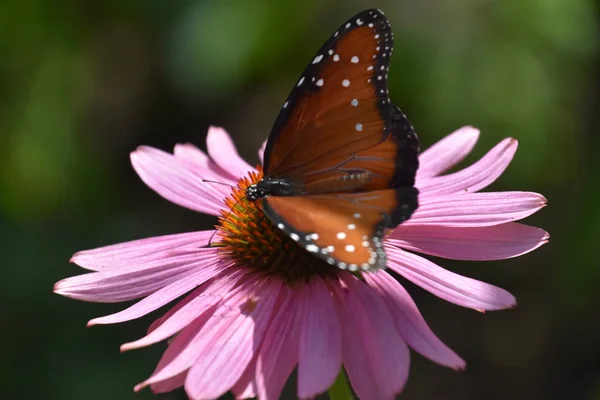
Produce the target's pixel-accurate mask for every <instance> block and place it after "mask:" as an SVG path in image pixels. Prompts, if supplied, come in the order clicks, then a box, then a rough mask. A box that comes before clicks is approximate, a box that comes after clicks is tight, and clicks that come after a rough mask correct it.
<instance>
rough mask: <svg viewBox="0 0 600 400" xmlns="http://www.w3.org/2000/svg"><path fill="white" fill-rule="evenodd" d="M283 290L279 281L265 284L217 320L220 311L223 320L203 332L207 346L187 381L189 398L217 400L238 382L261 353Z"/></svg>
mask: <svg viewBox="0 0 600 400" xmlns="http://www.w3.org/2000/svg"><path fill="white" fill-rule="evenodd" d="M281 289H282V283H281V282H280V281H279V280H273V281H271V282H265V283H264V284H262V285H260V286H259V287H256V288H255V290H253V291H252V292H248V291H246V298H245V301H242V302H240V303H237V304H235V308H233V309H226V310H225V311H224V312H225V315H223V316H222V317H220V318H219V317H218V316H217V315H218V313H219V311H217V313H215V316H217V318H218V319H219V320H218V321H215V322H214V323H212V324H211V323H210V322H209V323H208V324H207V325H206V327H205V328H206V329H203V331H206V332H207V335H206V337H205V338H203V341H204V342H205V343H206V345H205V346H202V347H198V348H197V350H200V351H199V352H198V353H197V354H198V357H197V359H196V362H195V363H194V364H193V365H192V367H191V368H190V371H189V372H188V376H187V379H186V381H185V385H184V386H185V391H186V392H187V394H188V396H189V397H191V398H217V397H219V396H222V395H223V394H225V393H226V392H227V391H228V390H230V389H231V387H232V386H233V385H234V384H235V383H236V382H237V381H238V379H239V378H240V376H241V375H242V373H243V372H244V370H245V369H246V367H247V366H248V364H249V363H250V361H251V360H252V358H253V356H254V354H255V352H256V351H258V348H259V346H260V344H261V342H262V340H263V337H264V334H265V331H266V329H267V326H268V323H269V321H270V317H271V314H272V311H273V307H274V305H275V300H276V299H277V298H278V297H279V296H278V294H279V292H280V290H281ZM253 297H254V299H252V298H253ZM232 305H233V304H232ZM213 326H214V328H215V329H212V332H214V333H215V334H214V335H211V334H209V333H208V332H209V330H211V328H213ZM201 334H202V332H201ZM190 347H192V346H190ZM193 347H195V346H193Z"/></svg>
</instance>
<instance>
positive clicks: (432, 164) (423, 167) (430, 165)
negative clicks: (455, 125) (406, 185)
mask: <svg viewBox="0 0 600 400" xmlns="http://www.w3.org/2000/svg"><path fill="white" fill-rule="evenodd" d="M478 138H479V129H475V128H473V127H472V126H465V127H462V128H460V129H459V130H457V131H455V132H453V133H451V134H450V135H448V136H446V137H445V138H443V139H442V140H440V141H439V142H437V143H435V144H434V145H433V146H431V147H430V148H428V149H427V150H425V151H424V152H423V153H421V155H420V156H419V170H418V171H417V182H419V180H420V179H422V178H427V177H431V176H436V175H439V174H441V173H442V172H444V171H446V170H448V169H450V168H452V167H453V166H455V165H456V164H458V163H459V162H461V161H462V160H463V159H464V158H465V157H466V156H467V155H468V154H469V153H470V152H471V150H473V147H474V146H475V143H477V139H478Z"/></svg>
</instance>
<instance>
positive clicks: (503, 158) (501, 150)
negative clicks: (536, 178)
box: [417, 138, 518, 196]
mask: <svg viewBox="0 0 600 400" xmlns="http://www.w3.org/2000/svg"><path fill="white" fill-rule="evenodd" d="M517 147H518V142H517V141H516V140H515V139H513V138H507V139H504V140H503V141H502V142H500V143H499V144H497V145H496V146H495V147H494V148H493V149H492V150H490V151H489V152H488V153H487V154H486V155H485V156H483V157H482V158H481V159H480V160H479V161H477V162H476V163H475V164H473V165H471V166H469V167H467V168H465V169H462V170H460V171H458V172H455V173H453V174H449V175H444V176H435V177H431V178H424V179H420V180H419V182H418V183H417V188H418V189H419V192H420V193H421V194H422V196H439V195H445V194H452V193H466V192H470V193H472V192H476V191H478V190H481V189H483V188H485V187H487V186H488V185H490V184H491V183H493V182H494V181H495V180H496V179H498V178H499V177H500V175H502V173H503V172H504V170H505V169H506V167H508V165H509V164H510V162H511V161H512V158H513V156H514V155H515V152H516V151H517Z"/></svg>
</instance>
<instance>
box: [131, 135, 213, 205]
mask: <svg viewBox="0 0 600 400" xmlns="http://www.w3.org/2000/svg"><path fill="white" fill-rule="evenodd" d="M131 164H132V165H133V168H134V169H135V171H136V172H137V173H138V175H139V176H140V178H141V179H142V180H143V181H144V183H145V184H146V185H148V186H149V187H150V188H151V189H153V190H154V191H155V192H156V193H158V194H159V195H161V196H162V197H164V198H165V199H167V200H169V201H171V202H173V203H175V204H178V205H180V206H182V207H186V208H189V209H190V210H194V211H199V212H201V213H205V214H211V215H219V211H220V210H221V209H222V208H223V207H224V202H223V198H224V196H223V192H222V191H223V188H216V187H215V184H211V183H206V182H202V178H201V177H199V176H198V175H196V174H195V173H194V172H193V170H192V169H191V168H189V166H186V164H185V162H183V161H181V160H178V159H177V158H175V157H174V156H173V155H171V154H168V153H165V152H164V151H161V150H158V149H153V148H152V147H146V146H141V147H138V149H137V150H136V151H134V152H133V153H131Z"/></svg>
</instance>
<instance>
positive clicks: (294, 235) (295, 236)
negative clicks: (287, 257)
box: [290, 233, 300, 242]
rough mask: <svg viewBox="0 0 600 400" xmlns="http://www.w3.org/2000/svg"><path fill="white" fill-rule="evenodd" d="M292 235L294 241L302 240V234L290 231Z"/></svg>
mask: <svg viewBox="0 0 600 400" xmlns="http://www.w3.org/2000/svg"><path fill="white" fill-rule="evenodd" d="M290 237H291V238H292V240H294V241H296V242H297V241H298V240H300V236H298V235H297V234H295V233H290Z"/></svg>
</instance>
